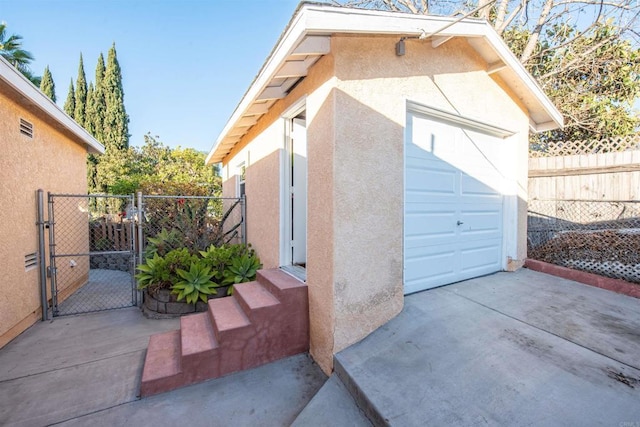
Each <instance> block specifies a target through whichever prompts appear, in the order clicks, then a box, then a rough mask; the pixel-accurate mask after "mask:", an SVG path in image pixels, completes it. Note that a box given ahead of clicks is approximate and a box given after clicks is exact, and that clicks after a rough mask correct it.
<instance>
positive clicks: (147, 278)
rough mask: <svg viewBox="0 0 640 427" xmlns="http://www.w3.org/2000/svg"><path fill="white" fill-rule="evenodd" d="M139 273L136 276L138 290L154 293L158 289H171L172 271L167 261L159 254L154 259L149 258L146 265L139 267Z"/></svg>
mask: <svg viewBox="0 0 640 427" xmlns="http://www.w3.org/2000/svg"><path fill="white" fill-rule="evenodd" d="M138 271H139V273H138V274H136V276H135V277H136V279H137V280H138V289H148V290H149V292H154V291H156V290H158V289H169V288H170V287H171V280H170V279H171V271H170V270H169V265H168V263H167V261H166V260H165V259H164V258H163V257H161V256H160V255H158V254H155V255H154V256H153V258H147V259H146V260H145V263H144V264H141V265H139V266H138Z"/></svg>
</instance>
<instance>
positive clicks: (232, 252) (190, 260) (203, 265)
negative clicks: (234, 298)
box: [136, 230, 262, 304]
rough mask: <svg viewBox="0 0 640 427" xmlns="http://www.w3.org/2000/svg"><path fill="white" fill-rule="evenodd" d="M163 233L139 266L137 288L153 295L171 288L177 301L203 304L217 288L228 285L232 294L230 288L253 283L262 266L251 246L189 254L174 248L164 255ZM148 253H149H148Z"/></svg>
mask: <svg viewBox="0 0 640 427" xmlns="http://www.w3.org/2000/svg"><path fill="white" fill-rule="evenodd" d="M163 232H165V233H164V234H163V238H162V239H158V240H157V242H158V243H157V244H158V246H156V249H155V250H154V251H153V256H151V257H147V259H146V260H145V263H144V264H142V265H140V266H138V271H139V273H138V274H136V279H138V289H147V290H148V291H149V292H150V293H154V292H156V291H157V290H159V289H170V290H171V292H172V293H173V294H176V295H177V297H178V301H181V300H183V299H185V300H186V301H187V302H188V303H190V304H195V303H196V302H197V301H198V300H201V301H206V300H207V298H208V296H209V295H215V294H217V291H216V288H218V287H220V286H227V285H230V286H229V289H228V291H227V295H231V294H232V293H233V285H234V284H236V283H244V282H250V281H252V280H255V278H256V273H257V271H258V270H259V269H260V268H261V267H262V264H261V263H260V258H258V256H257V255H256V252H255V250H253V249H251V246H250V245H242V244H236V245H229V244H226V245H222V246H219V247H216V246H213V245H211V246H210V247H209V248H208V249H207V250H206V251H200V252H199V253H198V254H192V253H191V252H190V251H189V249H187V248H185V247H182V248H179V249H173V250H170V251H168V252H166V254H165V255H164V256H162V255H161V253H163V250H164V249H160V248H164V246H163V244H161V242H160V241H161V240H162V242H166V241H167V240H170V233H168V232H166V230H163ZM147 253H148V251H147Z"/></svg>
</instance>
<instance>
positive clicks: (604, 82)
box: [503, 24, 640, 147]
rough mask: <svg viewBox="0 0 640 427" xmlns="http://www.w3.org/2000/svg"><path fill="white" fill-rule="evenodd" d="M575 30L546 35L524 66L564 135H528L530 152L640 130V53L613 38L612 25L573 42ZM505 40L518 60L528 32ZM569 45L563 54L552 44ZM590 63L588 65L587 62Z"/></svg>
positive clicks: (506, 35)
mask: <svg viewBox="0 0 640 427" xmlns="http://www.w3.org/2000/svg"><path fill="white" fill-rule="evenodd" d="M577 31H578V30H577V28H576V27H575V26H571V25H568V24H562V25H560V24H558V25H554V26H552V27H550V28H548V29H547V31H546V33H545V36H544V37H542V38H541V40H540V41H539V42H538V43H537V45H536V47H535V49H534V52H533V54H532V60H530V61H529V63H528V64H527V68H528V69H529V71H530V72H531V73H532V74H533V75H534V77H536V78H537V79H538V81H539V83H540V85H541V86H542V88H543V89H544V90H545V92H546V93H547V95H548V96H549V98H551V100H552V101H553V102H554V104H555V105H556V106H557V107H558V108H559V109H560V111H561V112H562V113H563V115H564V117H565V127H564V128H563V129H558V130H554V131H551V132H545V133H543V134H539V135H532V138H531V144H532V146H534V147H536V146H544V143H545V141H548V140H560V141H573V140H584V139H594V138H597V139H605V138H611V137H616V136H624V135H629V134H632V133H634V132H635V131H636V129H637V128H638V126H640V118H639V116H638V114H637V112H634V111H633V104H634V102H635V100H636V99H637V98H638V97H639V96H640V49H637V48H634V47H633V46H632V45H631V44H630V42H629V41H628V40H624V39H620V38H618V37H615V35H616V34H617V32H616V29H615V28H613V27H612V26H611V25H610V24H601V25H597V26H596V29H595V30H594V32H593V34H591V35H589V36H582V37H579V38H577V40H575V41H572V42H571V43H568V42H569V41H570V40H572V39H574V38H576V32H577ZM503 37H504V39H505V41H506V42H507V44H508V45H509V46H510V47H511V49H512V50H513V51H514V53H515V54H516V55H519V54H520V52H521V50H522V49H523V48H524V47H525V46H526V44H527V42H528V41H529V38H530V37H531V32H529V31H519V30H517V29H511V30H508V31H505V33H504V34H503ZM551 41H553V44H562V43H567V45H566V46H564V47H562V48H555V49H554V48H552V46H553V44H552V43H551ZM585 58H588V60H585Z"/></svg>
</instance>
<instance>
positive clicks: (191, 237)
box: [47, 194, 246, 316]
mask: <svg viewBox="0 0 640 427" xmlns="http://www.w3.org/2000/svg"><path fill="white" fill-rule="evenodd" d="M48 218H49V221H48V222H47V224H48V225H49V244H48V248H49V269H48V274H47V275H48V276H49V277H50V290H49V294H50V295H49V297H50V298H51V305H50V306H51V308H52V311H53V315H54V316H59V315H69V314H78V313H88V312H93V311H101V310H108V309H114V308H122V307H129V306H133V305H136V304H138V302H139V292H138V290H137V288H136V280H135V274H136V264H137V263H139V262H141V261H144V260H145V259H146V258H147V257H150V256H152V255H153V254H154V253H156V252H160V253H162V254H165V253H167V252H169V251H171V250H172V249H179V248H187V249H189V251H190V252H192V253H197V252H198V251H204V250H206V249H207V248H208V247H209V246H211V245H215V246H220V245H222V244H225V243H246V231H245V230H246V227H245V222H244V218H245V200H244V198H232V199H231V198H219V197H207V196H151V195H142V194H139V195H138V196H137V197H134V196H133V195H131V196H106V195H70V194H49V196H48Z"/></svg>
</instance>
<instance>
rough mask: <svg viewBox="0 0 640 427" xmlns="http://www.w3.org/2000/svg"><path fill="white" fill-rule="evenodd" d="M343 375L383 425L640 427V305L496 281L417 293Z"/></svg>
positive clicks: (342, 361)
mask: <svg viewBox="0 0 640 427" xmlns="http://www.w3.org/2000/svg"><path fill="white" fill-rule="evenodd" d="M336 372H337V373H338V376H339V377H340V378H341V379H342V381H343V382H344V384H345V385H346V386H347V389H349V390H350V392H351V394H352V395H353V396H355V397H356V400H358V403H359V404H360V407H361V408H362V409H364V411H365V412H366V413H367V415H368V417H369V418H370V419H371V420H372V421H373V422H374V424H376V425H395V426H423V425H434V426H440V425H460V426H469V425H502V426H525V425H526V426H531V425H534V426H546V425H551V426H575V425H588V426H595V425H608V426H638V425H640V300H638V299H636V298H632V297H627V296H623V295H619V294H615V293H613V292H610V291H605V290H602V289H598V288H593V287H590V286H586V285H582V284H579V283H577V282H572V281H569V280H565V279H559V278H557V277H554V276H549V275H546V274H542V273H537V272H534V271H531V270H526V269H523V270H520V271H518V272H516V273H498V274H494V275H491V276H487V277H482V278H478V279H474V280H469V281H466V282H461V283H458V284H454V285H450V286H445V287H442V288H438V289H433V290H430V291H425V292H421V293H417V294H414V295H410V296H408V297H407V298H406V299H405V309H404V310H403V312H402V313H401V314H400V315H399V316H398V317H397V318H395V319H393V320H392V321H391V322H389V323H388V324H387V325H385V326H383V327H382V328H380V329H378V330H377V331H376V332H374V333H373V334H371V335H370V336H369V337H367V338H366V339H365V340H363V341H362V342H360V343H358V344H356V345H354V346H352V347H350V348H348V349H346V350H344V351H342V352H341V353H339V354H338V355H337V356H336ZM316 406H321V405H317V403H316ZM325 409H326V408H325Z"/></svg>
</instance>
